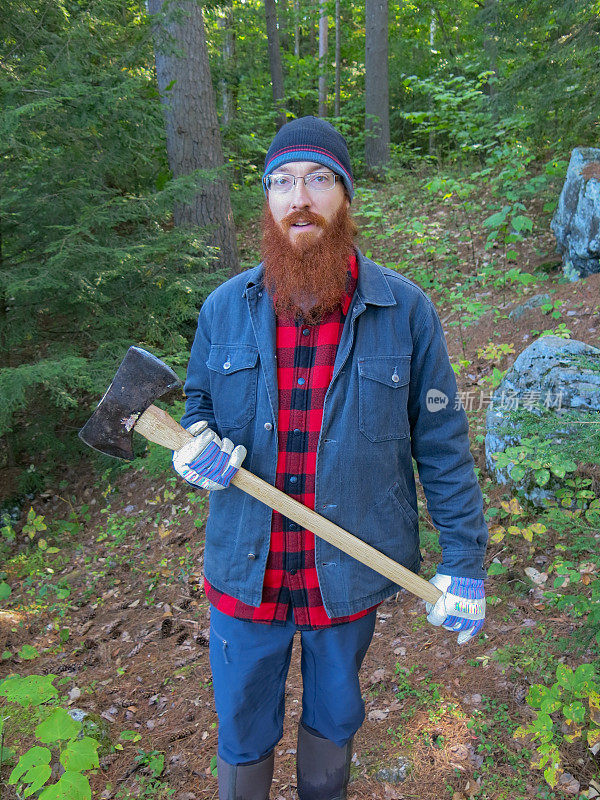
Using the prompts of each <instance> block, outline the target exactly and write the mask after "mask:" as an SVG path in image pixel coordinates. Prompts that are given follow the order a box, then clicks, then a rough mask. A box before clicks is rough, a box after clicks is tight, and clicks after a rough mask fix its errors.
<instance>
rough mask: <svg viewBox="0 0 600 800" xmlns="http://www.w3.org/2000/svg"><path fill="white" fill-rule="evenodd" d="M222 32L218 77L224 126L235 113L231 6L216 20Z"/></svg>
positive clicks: (233, 32)
mask: <svg viewBox="0 0 600 800" xmlns="http://www.w3.org/2000/svg"><path fill="white" fill-rule="evenodd" d="M217 24H218V26H219V28H220V29H221V30H222V32H223V49H222V51H221V52H222V65H223V69H222V73H221V77H220V78H219V89H220V92H221V122H222V124H223V126H224V127H226V126H227V125H230V124H231V123H232V122H233V119H234V117H235V113H236V94H237V92H236V91H235V88H234V85H235V82H234V80H233V74H234V71H235V30H234V27H233V8H232V7H231V6H228V7H227V8H225V9H224V16H221V17H219V19H218V22H217Z"/></svg>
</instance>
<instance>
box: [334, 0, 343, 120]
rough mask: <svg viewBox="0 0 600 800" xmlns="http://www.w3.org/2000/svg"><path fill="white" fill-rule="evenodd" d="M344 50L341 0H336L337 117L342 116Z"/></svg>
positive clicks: (335, 98) (335, 112)
mask: <svg viewBox="0 0 600 800" xmlns="http://www.w3.org/2000/svg"><path fill="white" fill-rule="evenodd" d="M341 51H342V19H341V13H340V0H335V89H334V110H333V113H334V115H335V116H336V117H339V116H340V113H341V112H340V107H341V103H340V94H341V92H340V87H341V74H342V67H341V64H340V57H341Z"/></svg>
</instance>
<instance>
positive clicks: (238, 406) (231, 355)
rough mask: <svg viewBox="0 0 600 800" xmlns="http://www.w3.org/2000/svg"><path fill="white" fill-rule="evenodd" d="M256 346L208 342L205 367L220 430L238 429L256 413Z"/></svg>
mask: <svg viewBox="0 0 600 800" xmlns="http://www.w3.org/2000/svg"><path fill="white" fill-rule="evenodd" d="M257 362H258V348H256V347H252V346H251V345H239V344H236V345H221V344H218V345H212V347H211V348H210V353H209V355H208V361H207V362H206V366H207V367H208V369H209V370H210V391H211V397H212V402H213V408H214V412H215V419H216V420H217V425H218V426H219V428H220V429H226V428H242V427H243V426H244V425H247V424H248V423H249V422H250V420H251V419H253V417H254V416H255V414H256V386H257V381H258V368H257Z"/></svg>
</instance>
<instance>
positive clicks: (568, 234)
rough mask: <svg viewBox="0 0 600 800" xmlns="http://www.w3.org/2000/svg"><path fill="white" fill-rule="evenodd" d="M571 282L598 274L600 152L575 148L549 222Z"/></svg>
mask: <svg viewBox="0 0 600 800" xmlns="http://www.w3.org/2000/svg"><path fill="white" fill-rule="evenodd" d="M550 227H551V228H552V230H553V231H554V235H555V236H556V241H557V250H558V252H559V253H561V254H562V257H563V271H564V273H565V275H566V277H567V278H568V279H569V280H571V281H576V280H578V279H579V278H584V277H586V276H587V275H591V274H592V273H594V272H600V149H599V148H595V147H576V148H575V150H573V152H572V154H571V160H570V162H569V168H568V170H567V177H566V179H565V185H564V186H563V189H562V192H561V194H560V198H559V201H558V207H557V209H556V212H555V214H554V217H553V218H552V222H551V223H550Z"/></svg>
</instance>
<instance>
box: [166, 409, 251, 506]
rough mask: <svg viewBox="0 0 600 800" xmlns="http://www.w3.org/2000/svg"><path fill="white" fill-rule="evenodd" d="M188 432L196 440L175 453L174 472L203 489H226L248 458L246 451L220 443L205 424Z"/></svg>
mask: <svg viewBox="0 0 600 800" xmlns="http://www.w3.org/2000/svg"><path fill="white" fill-rule="evenodd" d="M187 430H188V431H189V433H191V434H192V436H193V437H194V438H193V440H192V441H191V442H188V443H187V444H184V445H183V447H182V448H181V449H180V450H175V451H174V452H173V468H174V469H175V472H177V473H179V475H181V477H182V478H184V479H185V480H186V481H187V482H188V483H191V484H192V485H193V486H198V487H199V488H200V489H209V490H210V491H214V490H216V489H226V488H227V487H228V486H229V484H230V482H231V479H232V478H233V476H234V475H235V473H236V472H237V471H238V469H239V468H240V467H241V466H242V461H243V460H244V459H245V458H246V452H247V451H246V448H245V447H244V446H243V445H241V444H240V445H238V446H237V447H234V446H233V442H232V441H231V439H223V441H221V440H220V439H219V437H218V436H217V434H216V433H215V432H214V431H213V430H211V429H210V428H209V427H208V422H205V421H204V420H201V421H200V422H194V424H193V425H190V427H189V428H188V429H187Z"/></svg>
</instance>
